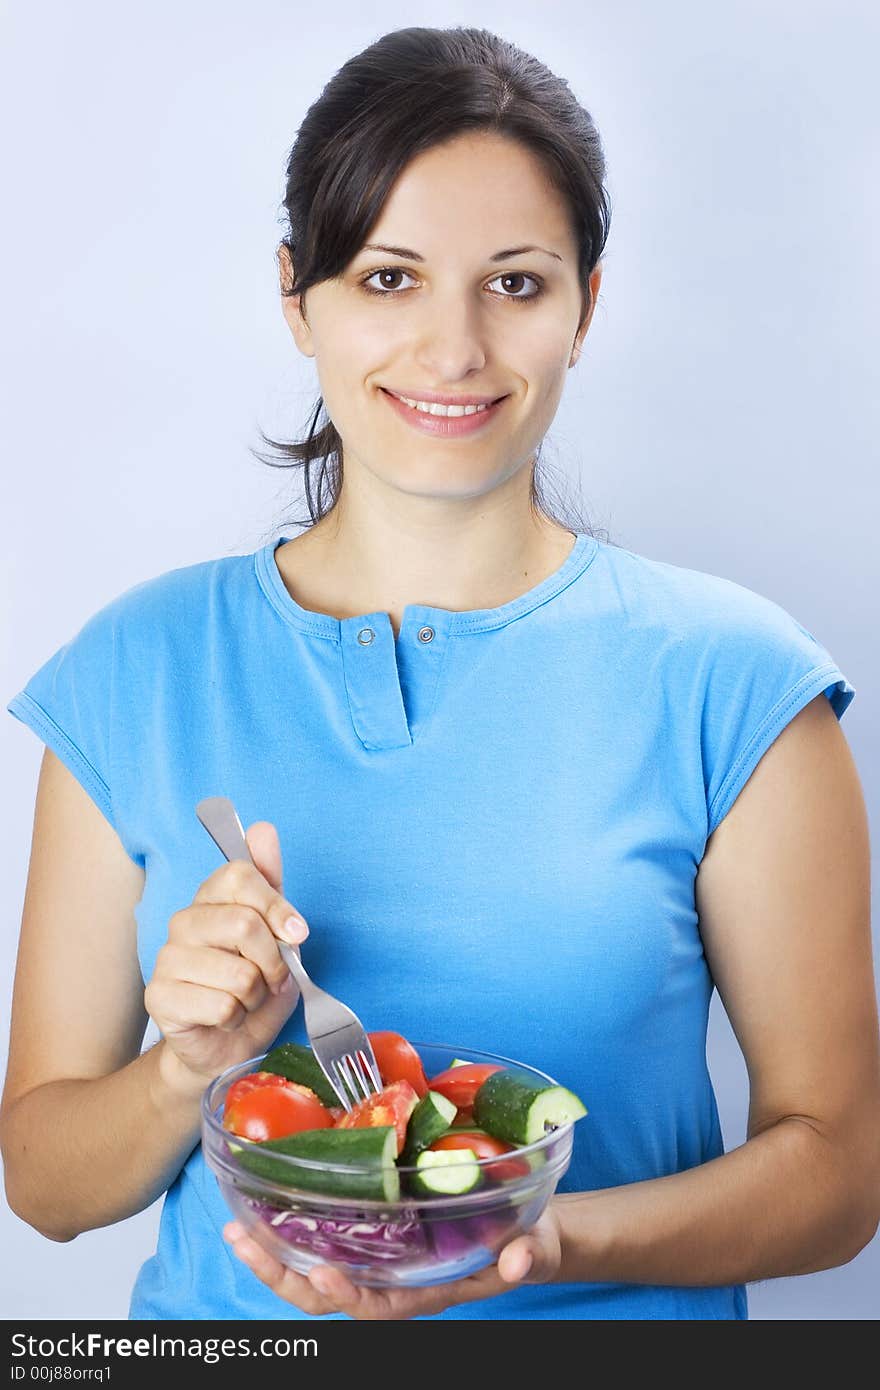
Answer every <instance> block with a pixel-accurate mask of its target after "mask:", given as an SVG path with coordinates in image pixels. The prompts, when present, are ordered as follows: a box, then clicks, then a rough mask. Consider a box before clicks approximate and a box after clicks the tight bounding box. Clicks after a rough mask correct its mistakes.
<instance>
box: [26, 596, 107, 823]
mask: <svg viewBox="0 0 880 1390" xmlns="http://www.w3.org/2000/svg"><path fill="white" fill-rule="evenodd" d="M114 612H115V610H114V605H113V604H109V605H107V606H106V607H105V608H103V609H101V610H100V611H99V612H98V613H96V614H94V616H93V617H91V618H89V619H88V621H87V622H86V623H85V624H84V625H83V627H82V628H81V629H80V631H79V632H78V633H76V635H75V636H74V637H72V638H71V639H70V641H69V642H66V643H65V645H64V646H63V647H59V649H58V651H56V652H55V653H54V654H53V655H52V656H50V657H49V659H48V661H46V662H45V663H44V664H43V665H42V666H41V667H40V668H39V670H37V671H36V672H35V673H34V674H33V675H32V676H31V678H30V680H29V681H28V682H27V684H26V685H25V686H24V688H23V689H22V690H20V691H19V692H18V694H17V695H14V696H13V697H12V699H11V700H10V701H9V703H8V704H7V706H6V708H7V710H8V711H9V713H10V714H12V715H14V716H15V718H16V719H20V720H21V722H22V723H23V724H26V725H27V726H28V728H30V729H33V731H34V733H35V734H36V735H37V737H38V738H40V739H42V741H43V743H45V744H46V745H47V746H48V747H49V748H51V749H52V752H53V753H55V754H56V755H57V756H58V757H59V758H60V759H61V761H62V762H63V763H64V764H65V766H66V767H67V768H69V770H70V771H71V772H72V773H73V775H74V777H76V778H77V780H78V781H79V782H80V783H81V785H82V786H83V787H84V788H85V790H86V791H87V792H88V794H89V796H90V797H91V798H92V800H93V801H94V802H95V804H96V805H97V806H98V807H99V809H100V810H101V811H102V812H103V814H104V816H105V817H106V819H107V820H108V821H109V822H110V824H111V825H112V826H113V828H114V830H117V833H118V826H117V824H116V816H115V813H114V807H113V793H112V787H113V770H112V760H111V755H112V716H113V694H114V683H115V665H114V649H115V640H114V626H115V624H114Z"/></svg>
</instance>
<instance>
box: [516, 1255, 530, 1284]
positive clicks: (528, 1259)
mask: <svg viewBox="0 0 880 1390" xmlns="http://www.w3.org/2000/svg"><path fill="white" fill-rule="evenodd" d="M532 1264H533V1260H532V1257H531V1255H527V1256H526V1263H525V1268H524V1269H523V1271H522V1273H521V1274H520V1276H519V1277H520V1279H525V1277H526V1275H527V1274H528V1272H529V1270H530V1269H531V1267H532Z"/></svg>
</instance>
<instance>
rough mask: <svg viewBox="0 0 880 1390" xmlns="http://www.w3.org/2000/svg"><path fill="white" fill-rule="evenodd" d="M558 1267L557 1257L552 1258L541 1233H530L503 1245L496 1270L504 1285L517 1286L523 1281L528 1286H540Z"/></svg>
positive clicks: (552, 1255)
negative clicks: (528, 1284)
mask: <svg viewBox="0 0 880 1390" xmlns="http://www.w3.org/2000/svg"><path fill="white" fill-rule="evenodd" d="M558 1265H559V1260H558V1257H557V1258H554V1254H553V1251H552V1249H551V1248H550V1246H549V1243H548V1242H546V1241H545V1240H544V1239H543V1238H542V1236H541V1233H540V1232H538V1231H530V1232H528V1233H527V1234H526V1235H522V1236H517V1238H516V1239H515V1240H512V1241H511V1242H510V1244H509V1245H505V1247H504V1249H503V1250H502V1251H501V1254H500V1255H499V1256H498V1264H497V1268H498V1273H499V1274H500V1276H501V1278H502V1279H503V1280H504V1281H505V1283H506V1284H519V1283H522V1282H523V1280H525V1279H527V1280H528V1281H529V1283H530V1284H540V1283H542V1282H543V1281H544V1280H546V1279H550V1278H552V1276H553V1274H554V1273H555V1272H556V1269H557V1268H558Z"/></svg>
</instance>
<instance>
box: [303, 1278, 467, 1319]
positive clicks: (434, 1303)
mask: <svg viewBox="0 0 880 1390" xmlns="http://www.w3.org/2000/svg"><path fill="white" fill-rule="evenodd" d="M308 1278H309V1280H310V1282H311V1283H312V1285H313V1286H314V1288H316V1289H317V1290H318V1292H319V1293H320V1294H323V1295H324V1296H325V1297H326V1298H327V1299H328V1300H329V1301H331V1302H332V1304H333V1306H334V1308H336V1309H338V1311H339V1312H340V1313H346V1314H347V1315H348V1317H350V1318H359V1319H371V1320H375V1319H383V1320H401V1319H404V1318H415V1317H426V1316H428V1315H430V1314H432V1313H440V1312H442V1311H443V1309H444V1308H448V1307H449V1305H450V1304H451V1303H455V1302H463V1301H465V1299H464V1298H461V1299H458V1298H456V1296H455V1292H454V1291H455V1290H456V1289H458V1288H459V1285H458V1284H454V1285H449V1284H437V1285H434V1286H433V1287H426V1288H418V1289H374V1288H368V1287H367V1286H366V1285H359V1284H353V1283H352V1282H351V1280H350V1279H348V1278H347V1276H346V1275H345V1274H343V1272H342V1270H341V1269H336V1268H334V1267H333V1266H332V1265H316V1266H315V1267H314V1268H313V1269H310V1270H309V1273H308ZM465 1282H466V1281H462V1283H465ZM493 1292H494V1290H493ZM484 1296H485V1295H484V1294H482V1293H481V1294H472V1295H471V1297H484Z"/></svg>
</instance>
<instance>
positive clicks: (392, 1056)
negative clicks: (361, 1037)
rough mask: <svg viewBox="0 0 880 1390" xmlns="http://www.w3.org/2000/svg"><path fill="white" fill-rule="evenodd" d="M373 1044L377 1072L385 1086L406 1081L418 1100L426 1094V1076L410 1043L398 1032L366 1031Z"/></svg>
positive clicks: (420, 1061) (419, 1058)
mask: <svg viewBox="0 0 880 1390" xmlns="http://www.w3.org/2000/svg"><path fill="white" fill-rule="evenodd" d="M367 1037H368V1038H369V1039H370V1042H371V1043H372V1044H373V1051H374V1053H375V1054H376V1062H377V1063H378V1066H379V1072H380V1074H381V1077H382V1080H383V1081H384V1082H385V1085H386V1086H390V1085H391V1084H392V1082H394V1081H408V1082H409V1084H410V1085H411V1086H412V1088H413V1090H414V1091H415V1093H416V1095H417V1096H418V1098H419V1100H421V1099H422V1097H423V1096H426V1095H427V1094H428V1078H427V1077H426V1076H425V1068H424V1067H423V1066H422V1059H421V1057H420V1056H419V1054H418V1053H417V1052H416V1050H415V1048H414V1047H413V1045H412V1043H409V1042H407V1040H406V1038H404V1037H402V1036H401V1034H400V1033H390V1032H387V1031H386V1032H383V1033H368V1034H367Z"/></svg>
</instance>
